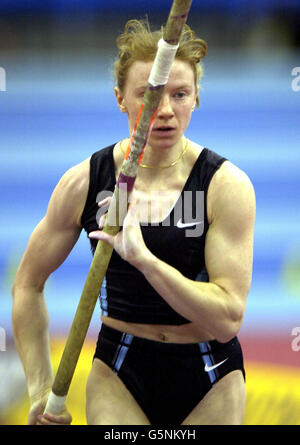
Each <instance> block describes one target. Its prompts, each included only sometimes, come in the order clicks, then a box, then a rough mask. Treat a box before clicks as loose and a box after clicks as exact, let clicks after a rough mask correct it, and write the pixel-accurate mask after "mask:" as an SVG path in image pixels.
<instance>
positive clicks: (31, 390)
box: [28, 381, 52, 404]
mask: <svg viewBox="0 0 300 445" xmlns="http://www.w3.org/2000/svg"><path fill="white" fill-rule="evenodd" d="M51 389H52V381H51V382H48V383H45V384H43V385H42V386H37V385H35V386H34V385H32V386H28V395H29V400H30V403H31V404H33V403H35V402H36V401H38V400H41V399H43V398H45V397H46V396H48V395H49V393H50V392H51Z"/></svg>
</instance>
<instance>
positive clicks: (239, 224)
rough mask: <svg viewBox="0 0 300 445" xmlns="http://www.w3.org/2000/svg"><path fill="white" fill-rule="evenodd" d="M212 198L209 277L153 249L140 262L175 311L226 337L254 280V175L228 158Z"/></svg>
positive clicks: (241, 312)
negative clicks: (180, 267)
mask: <svg viewBox="0 0 300 445" xmlns="http://www.w3.org/2000/svg"><path fill="white" fill-rule="evenodd" d="M208 202H209V203H210V205H209V214H210V226H209V230H208V232H207V235H206V242H205V263H206V268H207V271H208V275H209V282H208V283H204V282H195V281H192V280H190V279H188V278H186V277H184V276H183V275H182V274H181V273H180V272H178V271H177V270H176V269H174V268H173V267H171V266H169V265H168V264H166V263H164V262H162V261H160V260H159V259H157V258H156V257H154V256H153V255H152V254H150V253H149V251H148V253H147V255H146V256H144V257H143V258H142V259H141V261H139V262H138V263H137V264H136V267H138V268H139V269H140V270H141V271H142V272H143V273H144V275H145V277H146V278H147V280H148V281H149V282H150V284H151V285H152V286H153V287H154V288H155V289H156V290H157V292H158V293H159V294H160V295H161V296H162V297H163V298H164V299H165V300H166V301H167V302H168V304H170V306H172V307H173V309H174V310H175V311H177V312H178V313H180V314H181V315H183V316H184V317H186V318H187V319H189V320H191V321H193V322H195V323H197V324H198V325H199V326H201V327H203V328H204V329H206V330H207V331H209V332H210V333H211V334H212V335H213V336H214V338H216V339H217V340H219V341H221V342H226V341H229V340H230V339H231V338H232V337H233V336H234V335H236V334H237V333H238V331H239V329H240V327H241V323H242V320H243V316H244V311H245V307H246V299H247V295H248V292H249V289H250V284H251V275H252V251H253V228H254V220H255V195H254V190H253V187H252V184H251V182H250V180H249V179H248V177H247V176H246V175H245V174H244V173H243V172H242V171H241V170H239V169H238V168H236V167H234V166H233V165H232V164H230V163H228V162H226V164H225V165H223V166H222V167H221V169H220V170H219V171H218V172H217V173H216V174H215V176H214V178H213V180H212V183H211V185H210V188H209V192H208Z"/></svg>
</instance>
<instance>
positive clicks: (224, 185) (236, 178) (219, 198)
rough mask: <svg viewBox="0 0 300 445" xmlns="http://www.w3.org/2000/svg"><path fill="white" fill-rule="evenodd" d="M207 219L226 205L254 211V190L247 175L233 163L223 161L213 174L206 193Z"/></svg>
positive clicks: (230, 208)
mask: <svg viewBox="0 0 300 445" xmlns="http://www.w3.org/2000/svg"><path fill="white" fill-rule="evenodd" d="M207 206H208V215H209V217H210V218H209V219H212V218H213V216H214V214H215V212H216V210H219V209H222V208H223V207H226V208H227V209H228V211H229V210H230V211H232V208H233V207H234V208H235V209H239V210H240V211H241V212H243V211H244V210H247V211H250V212H252V213H254V212H255V190H254V187H253V184H252V182H251V180H250V178H249V176H248V175H247V174H246V173H245V172H244V171H243V170H241V169H240V168H239V167H237V166H236V165H234V164H233V163H232V162H229V161H225V162H224V163H223V164H222V165H221V167H220V168H219V169H218V170H217V171H216V173H215V174H214V176H213V178H212V180H211V182H210V185H209V188H208V195H207Z"/></svg>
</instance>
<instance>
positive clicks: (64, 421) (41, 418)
mask: <svg viewBox="0 0 300 445" xmlns="http://www.w3.org/2000/svg"><path fill="white" fill-rule="evenodd" d="M50 391H51V388H50V389H49V390H48V391H47V392H46V394H43V395H40V396H39V397H34V398H33V399H32V400H31V405H30V410H29V414H28V420H27V425H70V424H71V422H72V416H71V414H70V413H69V411H68V410H67V408H66V407H64V409H63V412H62V414H60V415H54V414H51V413H45V414H44V411H45V407H46V404H47V400H48V396H49V394H50Z"/></svg>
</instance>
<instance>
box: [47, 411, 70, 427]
mask: <svg viewBox="0 0 300 445" xmlns="http://www.w3.org/2000/svg"><path fill="white" fill-rule="evenodd" d="M43 417H44V419H46V420H49V421H50V422H52V423H56V424H58V425H61V424H62V425H68V424H69V423H70V422H71V420H72V419H71V416H70V415H61V416H55V415H54V414H50V413H45V414H43Z"/></svg>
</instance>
